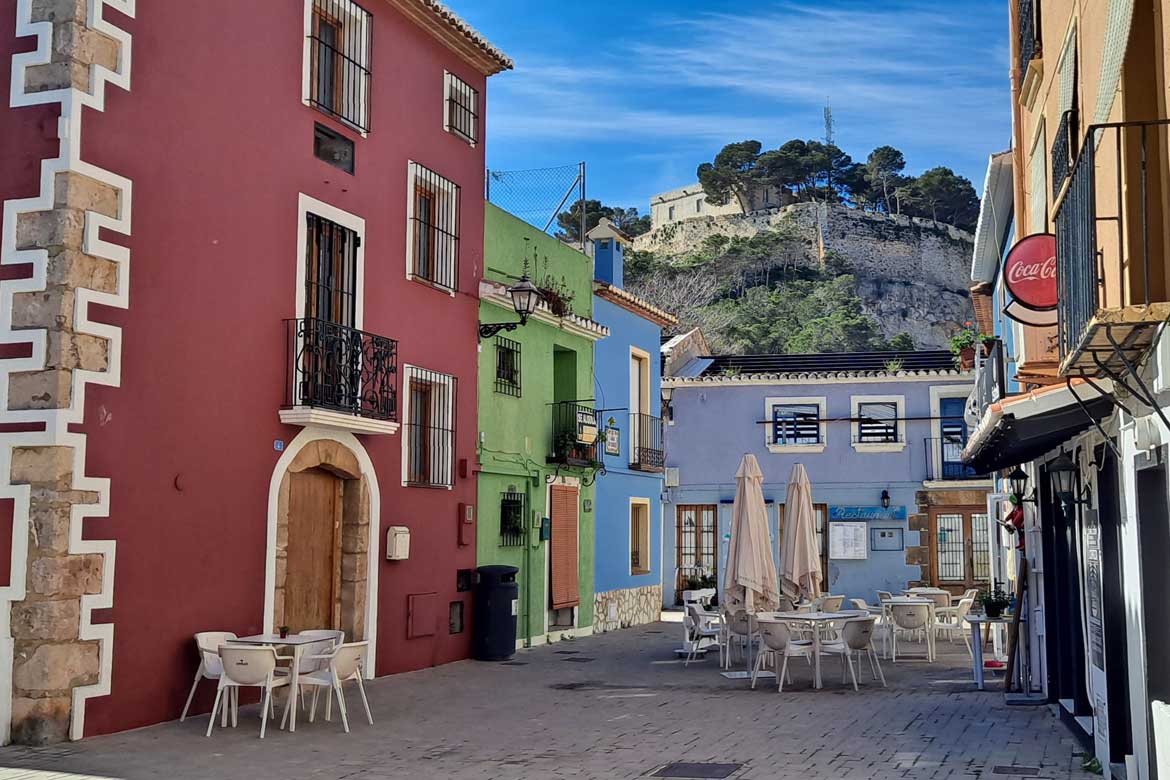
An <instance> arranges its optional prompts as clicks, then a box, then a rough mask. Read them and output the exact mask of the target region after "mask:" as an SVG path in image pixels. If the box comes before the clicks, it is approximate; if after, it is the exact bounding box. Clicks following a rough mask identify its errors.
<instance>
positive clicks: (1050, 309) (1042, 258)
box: [1003, 233, 1057, 326]
mask: <svg viewBox="0 0 1170 780" xmlns="http://www.w3.org/2000/svg"><path fill="white" fill-rule="evenodd" d="M1003 281H1004V284H1005V285H1006V286H1007V291H1008V293H1009V294H1010V295H1011V301H1010V302H1009V303H1008V305H1007V307H1005V308H1004V314H1006V315H1007V316H1009V317H1011V318H1012V319H1013V320H1016V321H1017V322H1020V323H1022V324H1024V325H1039V326H1043V325H1054V324H1056V298H1057V291H1056V236H1054V235H1052V234H1051V233H1036V234H1035V235H1031V236H1028V237H1027V238H1025V239H1022V240H1021V241H1019V242H1018V243H1017V244H1016V245H1015V246H1014V247H1012V250H1011V251H1010V252H1008V256H1007V257H1006V258H1005V259H1004V261H1003Z"/></svg>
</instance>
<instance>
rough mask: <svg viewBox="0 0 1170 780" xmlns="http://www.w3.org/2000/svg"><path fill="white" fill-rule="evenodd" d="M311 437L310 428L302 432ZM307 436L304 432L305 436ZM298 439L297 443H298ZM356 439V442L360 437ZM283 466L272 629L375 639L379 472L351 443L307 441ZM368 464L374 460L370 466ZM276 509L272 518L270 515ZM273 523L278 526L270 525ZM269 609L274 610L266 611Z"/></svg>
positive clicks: (279, 468)
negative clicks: (373, 557) (374, 520)
mask: <svg viewBox="0 0 1170 780" xmlns="http://www.w3.org/2000/svg"><path fill="white" fill-rule="evenodd" d="M302 435H304V433H302ZM300 438H301V437H298V439H300ZM297 443H298V442H297V441H294V444H297ZM354 444H356V441H355V442H354ZM290 450H292V452H291V453H286V456H287V455H290V454H291V458H289V459H288V460H287V462H286V459H285V458H282V459H281V460H282V463H283V464H284V465H283V466H282V464H277V471H276V473H275V474H274V479H277V478H279V483H278V486H277V492H276V506H275V517H274V518H272V517H270V521H271V520H274V521H275V528H274V529H273V528H271V527H270V532H271V531H273V530H275V539H274V540H273V541H274V544H272V545H271V546H270V552H269V554H270V556H272V557H273V558H274V561H273V562H274V564H275V565H274V566H273V571H272V575H273V576H272V577H271V581H270V583H269V588H270V597H269V598H270V603H271V623H270V628H278V627H280V626H284V625H287V626H289V628H290V629H292V630H293V631H301V630H305V629H312V628H334V629H340V630H342V631H344V632H345V637H346V640H347V641H351V642H356V641H361V640H364V639H371V638H372V637H370V636H368V633H369V631H368V626H369V625H370V620H369V616H370V612H371V610H370V604H369V600H370V598H371V596H370V592H371V590H372V585H371V582H370V561H369V556H370V545H371V530H372V529H371V504H372V503H373V502H372V499H373V490H376V488H373V487H372V470H370V469H368V468H363V463H362V460H363V459H364V460H366V461H368V458H359V454H358V453H359V452H360V454H361V455H362V456H364V455H365V453H364V451H361V450H360V445H358V452H355V451H354V450H353V449H351V447H350V446H347V443H344V442H342V441H338V440H337V439H332V438H321V439H313V440H310V441H304V443H303V444H302V445H301V446H299V447H297V448H296V449H295V450H294V449H293V448H290ZM367 465H368V463H367ZM271 514H272V513H271V511H270V515H271ZM270 525H271V524H270ZM266 611H267V610H266Z"/></svg>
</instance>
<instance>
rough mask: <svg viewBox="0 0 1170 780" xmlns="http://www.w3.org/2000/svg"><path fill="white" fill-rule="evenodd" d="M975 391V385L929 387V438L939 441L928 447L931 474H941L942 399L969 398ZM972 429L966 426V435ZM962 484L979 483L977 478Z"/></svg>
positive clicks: (968, 434)
mask: <svg viewBox="0 0 1170 780" xmlns="http://www.w3.org/2000/svg"><path fill="white" fill-rule="evenodd" d="M974 392H975V385H932V386H931V388H930V438H931V440H932V441H937V442H939V446H938V447H931V448H930V459H931V470H930V473H931V474H935V475H939V474H942V456H943V453H942V437H943V435H942V399H944V398H970V397H971V394H972V393H974ZM973 432H974V431H972V430H971V426H969V425H968V426H967V436H968V437H970V435H971V434H972V433H973ZM955 481H957V480H935V482H955ZM962 484H964V485H979V484H981V483H980V481H979V480H975V479H964V480H962Z"/></svg>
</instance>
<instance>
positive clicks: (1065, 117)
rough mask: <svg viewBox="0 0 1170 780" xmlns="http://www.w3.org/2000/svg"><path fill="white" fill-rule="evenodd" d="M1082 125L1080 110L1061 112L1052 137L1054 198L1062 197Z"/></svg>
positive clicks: (1075, 154) (1074, 157)
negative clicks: (1062, 190) (1061, 193)
mask: <svg viewBox="0 0 1170 780" xmlns="http://www.w3.org/2000/svg"><path fill="white" fill-rule="evenodd" d="M1079 126H1080V123H1079V118H1078V112H1077V110H1076V109H1075V108H1070V109H1069V110H1068V111H1065V112H1064V113H1063V114H1061V117H1060V124H1059V125H1058V126H1057V128H1056V136H1055V137H1054V138H1053V139H1052V199H1053V200H1054V201H1055V200H1056V199H1057V198H1059V197H1060V190H1061V189H1062V188H1063V187H1064V183H1065V182H1066V181H1068V176H1069V171H1071V170H1072V166H1073V162H1074V161H1075V160H1076V158H1077V132H1078V128H1079Z"/></svg>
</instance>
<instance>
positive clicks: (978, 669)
mask: <svg viewBox="0 0 1170 780" xmlns="http://www.w3.org/2000/svg"><path fill="white" fill-rule="evenodd" d="M1013 620H1015V616H1014V615H1001V616H1000V617H996V618H992V617H987V615H972V614H970V613H967V623H968V625H970V626H971V667H972V668H971V671H972V672H973V673H974V677H975V687H976V688H978V689H979V690H983V635H982V633H980V631H979V629H980V628H981V627H982V626H992V625H995V624H996V623H1002V624H1003V625H1010V624H1011V622H1012V621H1013ZM1023 623H1024V620H1023V618H1022V617H1021V619H1020V624H1021V625H1023Z"/></svg>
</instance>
